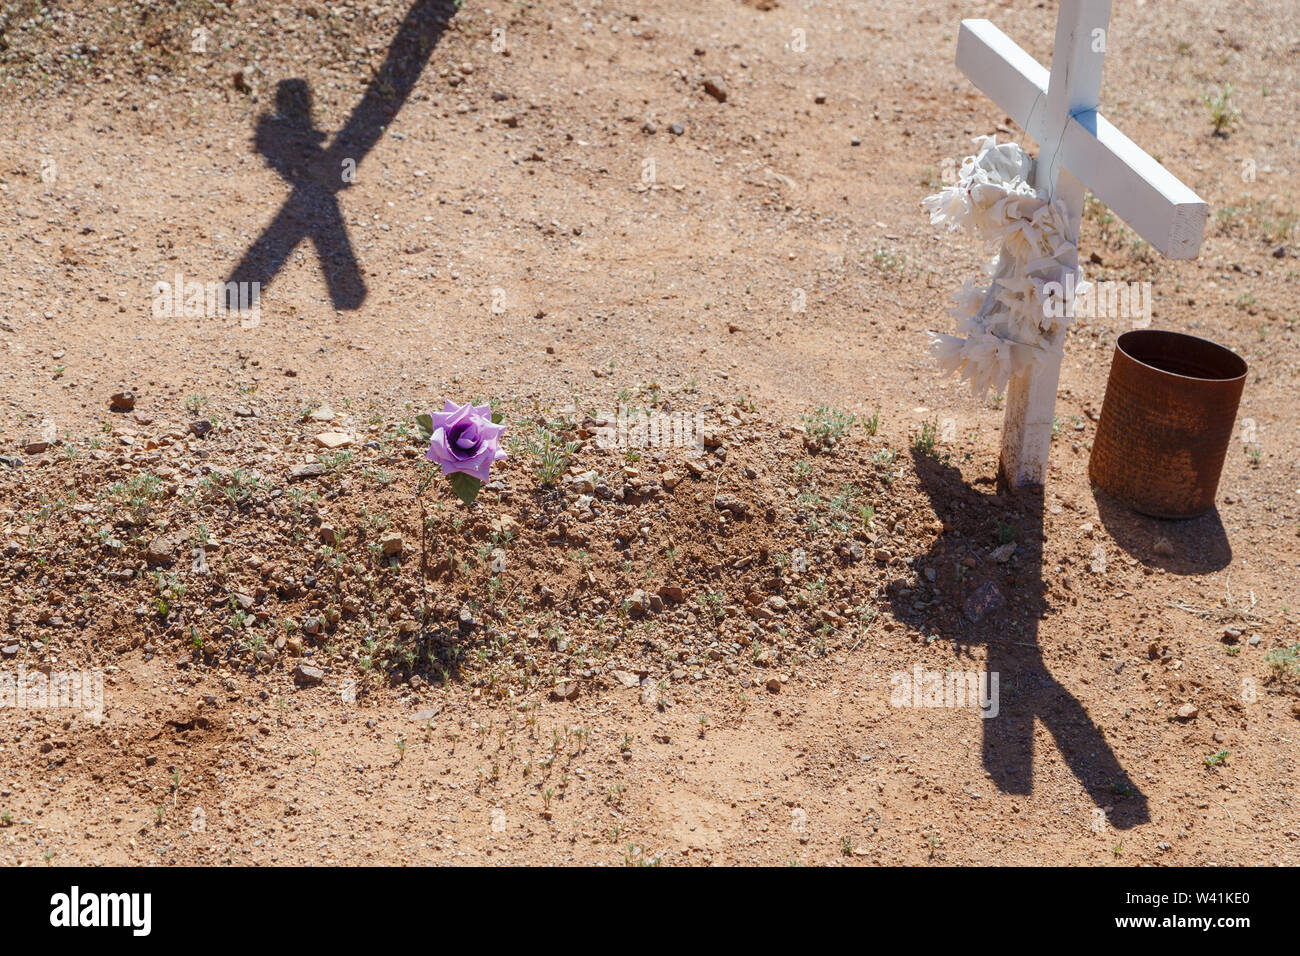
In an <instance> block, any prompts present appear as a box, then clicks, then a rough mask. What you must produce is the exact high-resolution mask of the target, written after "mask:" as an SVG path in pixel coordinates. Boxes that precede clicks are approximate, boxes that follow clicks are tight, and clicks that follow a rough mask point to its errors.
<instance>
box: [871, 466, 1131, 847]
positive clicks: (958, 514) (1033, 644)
mask: <svg viewBox="0 0 1300 956" xmlns="http://www.w3.org/2000/svg"><path fill="white" fill-rule="evenodd" d="M912 458H913V463H914V465H915V470H916V474H917V477H918V479H919V481H920V484H921V487H922V489H923V490H924V492H925V493H926V495H927V496H928V497H929V499H930V503H931V506H932V507H933V509H934V511H935V514H936V515H938V517H939V518H940V520H941V521H943V523H944V528H945V530H944V533H943V534H941V535H940V536H939V538H938V539H937V540H936V541H935V543H934V544H933V546H932V547H931V548H930V550H929V552H927V553H926V554H924V555H920V556H918V557H917V559H916V561H915V562H914V567H916V568H917V569H918V570H919V569H922V568H932V569H934V572H935V579H934V582H933V583H932V584H931V585H930V586H931V587H932V588H933V589H934V590H935V591H936V592H937V593H938V599H937V602H936V603H933V604H926V603H925V602H923V601H918V599H917V593H916V592H915V591H912V592H911V593H904V591H903V590H900V589H898V588H895V587H891V588H890V589H889V595H890V602H891V605H892V609H893V613H894V616H895V618H897V619H898V620H901V621H904V622H906V623H908V624H910V625H912V626H914V627H915V628H917V629H918V630H920V631H921V632H922V633H924V634H927V635H930V634H936V633H937V634H938V636H939V637H941V638H943V639H945V640H948V641H951V642H953V644H954V645H956V646H957V649H958V653H959V654H964V653H969V648H970V647H971V646H973V645H977V644H983V645H984V646H985V648H986V659H987V663H986V665H985V666H986V669H987V670H988V672H989V674H990V675H991V674H995V673H996V674H998V675H999V704H998V712H997V715H996V716H993V717H989V718H987V719H983V720H981V721H980V724H981V725H982V729H983V734H984V740H983V762H984V769H985V771H986V772H987V773H988V774H989V776H990V777H991V778H992V779H993V781H994V782H995V784H996V785H997V787H998V789H999V790H1001V791H1002V792H1003V793H1013V794H1024V795H1026V796H1028V795H1030V794H1032V792H1033V780H1034V739H1033V734H1034V720H1035V718H1037V719H1038V720H1041V721H1042V722H1043V724H1044V725H1045V726H1046V727H1047V729H1048V731H1049V732H1050V733H1051V734H1052V737H1053V739H1054V741H1055V743H1056V747H1057V749H1058V750H1059V751H1060V753H1061V756H1062V757H1064V759H1065V762H1066V764H1067V765H1068V766H1069V768H1070V770H1071V772H1072V773H1073V774H1074V775H1075V777H1076V778H1078V780H1079V782H1080V783H1081V784H1082V785H1083V787H1084V789H1085V790H1086V791H1087V793H1088V796H1089V797H1090V798H1091V799H1092V801H1093V803H1094V804H1096V806H1097V807H1100V808H1104V809H1106V812H1107V819H1108V822H1109V823H1110V825H1111V826H1113V827H1115V828H1117V829H1121V830H1124V829H1128V828H1130V827H1133V826H1136V825H1138V824H1142V823H1146V822H1148V821H1149V820H1150V815H1149V813H1148V809H1147V799H1146V797H1145V796H1144V795H1143V794H1142V792H1141V791H1140V790H1139V789H1138V787H1137V785H1136V783H1134V781H1133V779H1132V778H1131V777H1130V776H1129V774H1128V772H1127V771H1125V769H1124V768H1123V767H1122V766H1121V765H1120V762H1119V759H1118V758H1117V757H1116V756H1115V753H1114V751H1113V750H1111V748H1110V745H1109V744H1107V742H1106V739H1105V737H1104V736H1103V734H1102V732H1101V730H1100V728H1098V727H1097V726H1096V724H1095V723H1094V722H1093V721H1092V719H1091V718H1090V717H1089V716H1088V712H1087V711H1086V710H1085V709H1084V707H1083V705H1082V704H1080V703H1079V701H1078V700H1077V699H1075V697H1074V696H1073V695H1072V694H1071V693H1070V692H1069V691H1068V690H1066V689H1065V688H1064V687H1063V686H1061V684H1060V683H1059V682H1058V681H1057V680H1056V679H1055V678H1054V677H1053V676H1052V674H1051V672H1050V671H1049V670H1048V668H1047V665H1046V664H1045V662H1044V661H1043V656H1042V650H1041V648H1040V646H1039V627H1040V623H1041V622H1042V620H1043V619H1044V618H1045V617H1047V616H1048V615H1050V614H1051V613H1052V611H1053V608H1052V607H1051V604H1050V602H1049V600H1048V595H1047V589H1046V586H1045V584H1044V582H1043V575H1042V562H1043V551H1042V542H1043V489H1042V488H1041V487H1037V488H1024V489H1018V490H1016V491H1014V492H1011V491H1008V490H1007V489H1006V488H1003V487H1000V488H998V489H997V493H993V489H990V491H989V492H982V491H979V490H977V489H976V488H974V487H972V486H970V485H968V484H967V483H966V482H965V481H964V480H963V479H962V476H961V472H960V471H959V470H958V469H957V468H954V467H951V466H949V465H946V464H944V463H941V462H939V461H936V460H935V459H934V458H932V457H931V456H929V455H926V454H924V453H923V452H921V451H919V450H917V449H913V451H912ZM1012 529H1014V532H1015V535H1016V537H1015V539H1014V540H1015V542H1016V551H1015V554H1014V556H1012V557H1011V558H1009V559H1008V560H1007V561H1006V562H1005V563H1001V562H998V561H996V560H993V559H990V558H989V552H990V551H991V550H993V549H994V548H996V547H997V541H998V540H999V535H1001V536H1002V537H1009V536H1010V534H1011V530H1012ZM968 558H974V559H976V561H975V567H973V568H970V567H967V564H968V563H969V562H968V561H967V559H968ZM921 583H922V584H925V579H924V578H922V582H921ZM918 605H923V606H918ZM1087 639H1088V635H1084V640H1087ZM1108 666H1109V665H1108Z"/></svg>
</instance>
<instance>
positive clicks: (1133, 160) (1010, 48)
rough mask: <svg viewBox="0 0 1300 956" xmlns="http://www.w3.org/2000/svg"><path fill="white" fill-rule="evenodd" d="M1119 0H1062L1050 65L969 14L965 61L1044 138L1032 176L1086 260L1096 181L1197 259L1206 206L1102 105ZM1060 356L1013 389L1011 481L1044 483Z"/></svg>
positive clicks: (1146, 226) (1173, 252)
mask: <svg viewBox="0 0 1300 956" xmlns="http://www.w3.org/2000/svg"><path fill="white" fill-rule="evenodd" d="M1110 2H1111V0H1061V7H1060V13H1059V14H1058V15H1057V20H1056V43H1055V45H1054V47H1053V49H1052V70H1051V73H1050V74H1049V73H1048V71H1047V70H1045V69H1043V67H1042V66H1041V65H1040V64H1039V63H1038V62H1037V61H1036V60H1035V59H1034V58H1033V57H1031V56H1030V55H1029V54H1028V53H1026V52H1025V51H1024V50H1023V49H1021V48H1020V47H1019V46H1018V45H1017V44H1016V43H1015V42H1014V41H1013V40H1012V39H1011V38H1010V37H1008V36H1007V35H1006V34H1005V33H1003V32H1002V31H1001V30H999V29H998V28H997V27H995V26H994V25H993V24H992V23H990V22H989V21H988V20H963V21H962V24H961V33H960V35H959V36H958V39H957V66H958V67H959V68H960V69H961V70H962V72H963V73H965V74H966V76H967V77H969V78H970V80H971V81H972V82H973V83H974V84H975V85H976V86H977V87H979V89H980V90H982V91H983V92H984V93H985V94H986V95H987V96H988V97H989V98H990V99H992V100H993V101H994V102H995V103H997V105H998V106H999V107H1001V108H1002V109H1003V110H1004V111H1005V112H1006V113H1007V115H1008V116H1010V117H1011V118H1012V119H1013V120H1014V121H1015V122H1016V123H1018V124H1020V126H1021V127H1022V128H1023V129H1024V130H1025V132H1026V133H1027V134H1028V135H1029V136H1030V137H1032V138H1033V139H1034V140H1036V141H1037V142H1038V145H1039V155H1038V160H1037V163H1036V164H1035V173H1034V176H1035V180H1034V185H1036V186H1038V187H1039V188H1042V187H1044V186H1047V187H1048V188H1049V191H1050V193H1051V195H1052V196H1054V197H1055V198H1058V199H1061V200H1063V201H1064V202H1065V205H1066V208H1067V210H1068V213H1069V238H1070V239H1071V241H1072V242H1074V243H1075V247H1076V253H1075V257H1074V259H1075V261H1074V262H1072V263H1070V265H1071V266H1073V267H1074V268H1075V269H1077V268H1078V254H1077V247H1078V240H1079V226H1080V223H1081V221H1082V219H1083V197H1084V190H1085V189H1091V190H1092V191H1093V192H1094V193H1095V194H1096V195H1097V198H1098V199H1100V200H1101V201H1102V202H1104V203H1106V205H1108V206H1109V207H1110V208H1111V209H1112V210H1114V212H1115V213H1116V215H1118V216H1119V217H1120V218H1121V219H1123V220H1124V221H1125V222H1127V223H1128V224H1129V226H1131V227H1132V228H1133V230H1134V231H1135V232H1136V233H1137V234H1138V235H1140V236H1141V237H1142V238H1143V239H1145V240H1146V241H1147V242H1149V243H1151V245H1152V246H1153V247H1155V249H1157V250H1158V251H1159V252H1161V253H1163V254H1164V255H1166V256H1168V257H1170V258H1172V259H1190V258H1192V257H1193V256H1195V255H1196V253H1197V251H1198V250H1199V249H1200V246H1201V236H1202V234H1203V233H1204V231H1205V217H1206V213H1207V207H1206V204H1205V202H1204V201H1203V200H1202V199H1201V198H1200V197H1199V196H1197V195H1196V193H1194V192H1193V191H1192V190H1191V189H1189V188H1188V187H1187V186H1185V185H1183V183H1181V182H1180V181H1179V180H1178V179H1177V178H1175V177H1174V176H1173V175H1172V174H1170V173H1169V172H1168V171H1166V170H1165V169H1164V167H1162V166H1161V165H1160V164H1159V163H1157V162H1156V161H1155V160H1154V159H1152V158H1151V157H1150V156H1148V155H1147V154H1146V153H1145V152H1143V151H1142V150H1141V149H1140V148H1138V146H1137V145H1136V144H1134V143H1133V141H1132V140H1130V139H1129V138H1128V137H1127V136H1125V135H1124V134H1123V133H1121V132H1120V131H1119V130H1117V129H1115V127H1114V126H1112V125H1111V124H1110V123H1108V122H1107V121H1106V119H1105V118H1104V117H1103V116H1102V115H1101V114H1100V113H1098V112H1097V104H1098V96H1099V93H1100V91H1101V68H1102V63H1103V61H1104V59H1105V54H1106V40H1107V30H1108V26H1109V23H1110ZM1060 374H1061V364H1060V357H1059V355H1058V357H1057V358H1056V359H1055V360H1053V361H1050V362H1045V363H1042V364H1041V366H1040V367H1038V368H1037V369H1036V370H1035V371H1032V372H1021V373H1019V374H1017V375H1016V376H1015V377H1014V378H1013V379H1012V380H1011V384H1010V385H1009V386H1008V388H1007V411H1006V417H1005V419H1004V421H1003V428H1002V471H1003V474H1004V475H1005V476H1006V479H1007V481H1008V482H1010V484H1011V485H1012V486H1019V485H1026V484H1038V485H1041V484H1042V483H1043V479H1044V478H1045V477H1046V475H1047V453H1048V449H1049V448H1050V447H1051V441H1052V421H1053V419H1054V417H1055V408H1056V387H1057V382H1058V380H1059V379H1060Z"/></svg>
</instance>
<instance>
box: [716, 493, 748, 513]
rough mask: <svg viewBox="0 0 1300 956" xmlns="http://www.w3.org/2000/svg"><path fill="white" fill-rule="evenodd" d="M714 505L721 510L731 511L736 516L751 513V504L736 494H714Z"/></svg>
mask: <svg viewBox="0 0 1300 956" xmlns="http://www.w3.org/2000/svg"><path fill="white" fill-rule="evenodd" d="M713 507H715V508H717V509H718V510H719V511H729V512H731V513H732V514H733V515H736V517H744V516H745V515H746V514H748V513H749V505H747V504H745V503H744V502H743V501H741V500H740V499H739V498H737V497H736V496H735V495H731V494H725V493H724V494H720V495H714V496H713Z"/></svg>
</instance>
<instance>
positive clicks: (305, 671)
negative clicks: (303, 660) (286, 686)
mask: <svg viewBox="0 0 1300 956" xmlns="http://www.w3.org/2000/svg"><path fill="white" fill-rule="evenodd" d="M293 679H294V680H296V681H297V682H298V683H299V684H302V685H304V686H311V685H313V684H319V683H320V682H321V681H323V680H324V679H325V672H324V671H323V670H321V669H320V668H319V667H312V666H310V665H309V664H299V665H298V666H297V667H295V668H294V669H293Z"/></svg>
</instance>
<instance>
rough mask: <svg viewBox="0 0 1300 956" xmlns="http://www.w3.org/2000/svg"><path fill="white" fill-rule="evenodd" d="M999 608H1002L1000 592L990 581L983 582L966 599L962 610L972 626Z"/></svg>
mask: <svg viewBox="0 0 1300 956" xmlns="http://www.w3.org/2000/svg"><path fill="white" fill-rule="evenodd" d="M1000 607H1002V592H1001V591H999V590H998V586H997V585H996V584H994V583H993V582H992V581H985V582H984V583H983V584H981V585H980V586H979V587H977V588H976V589H975V592H974V593H973V594H972V595H971V596H970V597H969V598H967V599H966V606H965V608H963V610H964V612H965V614H966V619H967V620H969V621H970V622H971V623H972V624H978V623H979V622H980V621H982V620H984V618H986V617H988V616H989V615H990V614H992V613H993V612H995V611H997V609H998V608H1000Z"/></svg>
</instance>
